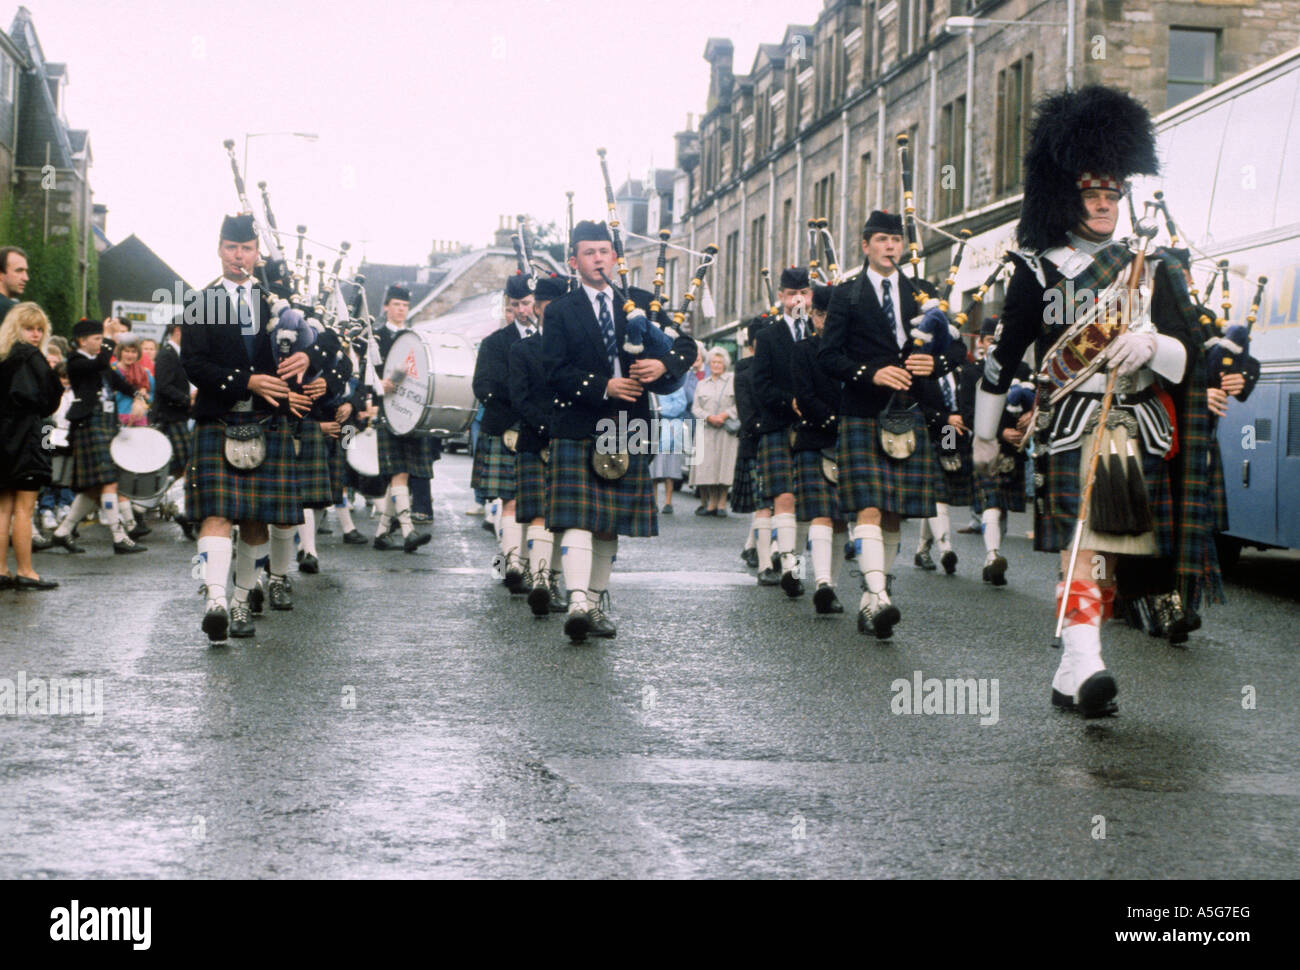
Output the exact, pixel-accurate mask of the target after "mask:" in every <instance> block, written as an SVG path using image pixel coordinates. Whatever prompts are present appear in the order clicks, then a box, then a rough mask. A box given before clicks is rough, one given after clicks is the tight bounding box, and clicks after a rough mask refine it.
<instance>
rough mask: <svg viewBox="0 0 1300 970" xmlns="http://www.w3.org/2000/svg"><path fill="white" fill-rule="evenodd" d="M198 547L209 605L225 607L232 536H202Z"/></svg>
mask: <svg viewBox="0 0 1300 970" xmlns="http://www.w3.org/2000/svg"><path fill="white" fill-rule="evenodd" d="M198 549H199V564H200V566H201V567H202V569H203V584H204V585H205V586H206V587H207V591H208V606H221V607H222V608H223V609H224V608H225V606H226V577H227V575H228V574H229V573H230V552H231V544H230V537H229V536H200V537H199V542H198Z"/></svg>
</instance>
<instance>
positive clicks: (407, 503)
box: [393, 485, 411, 539]
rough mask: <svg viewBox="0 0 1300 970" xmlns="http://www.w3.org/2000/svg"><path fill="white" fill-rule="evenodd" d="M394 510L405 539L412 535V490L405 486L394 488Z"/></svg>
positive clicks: (395, 486)
mask: <svg viewBox="0 0 1300 970" xmlns="http://www.w3.org/2000/svg"><path fill="white" fill-rule="evenodd" d="M393 509H394V510H395V516H396V518H397V524H398V526H399V527H400V528H401V530H402V538H403V539H405V538H406V537H407V536H409V535H410V534H411V490H410V489H409V488H407V487H406V486H405V485H394V486H393Z"/></svg>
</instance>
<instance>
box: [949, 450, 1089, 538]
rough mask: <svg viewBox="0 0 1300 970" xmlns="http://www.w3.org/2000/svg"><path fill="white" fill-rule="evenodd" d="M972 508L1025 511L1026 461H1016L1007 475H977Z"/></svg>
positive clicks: (980, 510) (978, 509)
mask: <svg viewBox="0 0 1300 970" xmlns="http://www.w3.org/2000/svg"><path fill="white" fill-rule="evenodd" d="M971 508H973V509H976V510H977V511H979V512H983V511H984V510H985V509H1001V510H1002V511H1003V512H1023V511H1024V510H1025V463H1024V462H1023V461H1018V462H1016V467H1015V468H1013V469H1012V470H1011V471H1009V472H1007V473H1006V474H1005V475H978V476H976V477H975V501H974V502H973V503H972V504H971ZM1071 538H1073V533H1071Z"/></svg>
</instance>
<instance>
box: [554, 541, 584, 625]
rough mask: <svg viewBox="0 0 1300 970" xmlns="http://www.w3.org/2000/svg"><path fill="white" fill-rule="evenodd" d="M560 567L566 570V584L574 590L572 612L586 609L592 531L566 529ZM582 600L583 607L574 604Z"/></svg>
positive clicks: (561, 544)
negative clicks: (576, 609)
mask: <svg viewBox="0 0 1300 970" xmlns="http://www.w3.org/2000/svg"><path fill="white" fill-rule="evenodd" d="M560 568H561V570H562V571H563V572H564V585H565V586H567V587H568V588H569V589H570V591H571V592H572V600H571V602H570V604H569V609H570V612H572V611H573V610H574V609H575V608H580V609H584V610H585V609H586V602H587V595H586V593H585V592H584V590H587V589H590V588H591V533H590V532H588V531H586V530H585V529H566V530H565V531H564V534H563V535H562V536H561V537H560ZM578 602H581V603H582V604H583V605H582V606H581V607H575V605H574V604H576V603H578Z"/></svg>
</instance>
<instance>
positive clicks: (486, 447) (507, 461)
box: [470, 434, 515, 502]
mask: <svg viewBox="0 0 1300 970" xmlns="http://www.w3.org/2000/svg"><path fill="white" fill-rule="evenodd" d="M470 487H471V488H476V489H478V490H479V491H480V492H482V493H483V494H484V495H486V496H487V497H488V498H499V499H501V500H502V501H506V502H508V501H510V500H511V499H512V498H514V497H515V456H514V453H513V452H512V451H511V450H510V449H509V448H507V447H506V446H505V442H503V441H502V440H501V436H500V435H499V434H479V436H478V447H477V448H475V449H474V468H473V470H472V471H471V473H470Z"/></svg>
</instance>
